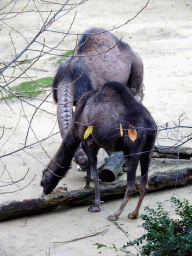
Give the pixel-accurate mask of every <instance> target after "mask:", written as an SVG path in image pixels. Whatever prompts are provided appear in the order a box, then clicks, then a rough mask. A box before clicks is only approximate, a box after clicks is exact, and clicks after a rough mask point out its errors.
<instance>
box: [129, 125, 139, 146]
mask: <svg viewBox="0 0 192 256" xmlns="http://www.w3.org/2000/svg"><path fill="white" fill-rule="evenodd" d="M128 136H129V138H130V140H132V141H133V142H134V141H135V140H136V139H137V131H136V129H134V127H133V126H132V125H129V130H128Z"/></svg>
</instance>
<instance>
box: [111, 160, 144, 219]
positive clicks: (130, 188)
mask: <svg viewBox="0 0 192 256" xmlns="http://www.w3.org/2000/svg"><path fill="white" fill-rule="evenodd" d="M125 160H126V162H127V163H128V164H127V165H128V170H127V188H126V192H125V196H124V198H123V201H122V203H121V205H120V207H119V209H118V210H117V211H116V212H115V213H114V214H113V215H110V216H108V220H110V221H115V220H117V219H118V217H119V215H120V214H121V213H122V211H123V209H124V208H125V206H126V204H127V202H128V201H129V199H130V198H131V197H132V194H133V193H134V192H135V175H136V170H137V165H138V161H139V156H138V155H137V156H134V157H127V158H125Z"/></svg>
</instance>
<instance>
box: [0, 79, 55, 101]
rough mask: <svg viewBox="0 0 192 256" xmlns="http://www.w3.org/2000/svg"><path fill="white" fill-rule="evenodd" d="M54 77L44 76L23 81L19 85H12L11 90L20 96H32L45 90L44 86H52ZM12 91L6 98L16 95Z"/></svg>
mask: <svg viewBox="0 0 192 256" xmlns="http://www.w3.org/2000/svg"><path fill="white" fill-rule="evenodd" d="M52 82H53V78H52V77H44V78H41V79H38V80H34V81H28V82H23V83H21V84H19V85H17V86H13V87H11V91H12V92H13V93H14V94H15V95H16V96H19V97H24V96H28V97H32V96H35V95H37V94H39V93H42V92H43V90H42V89H43V88H47V87H51V85H52ZM14 94H12V93H10V94H8V95H7V96H6V97H4V98H13V97H15V95H14Z"/></svg>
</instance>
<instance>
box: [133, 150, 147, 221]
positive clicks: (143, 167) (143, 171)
mask: <svg viewBox="0 0 192 256" xmlns="http://www.w3.org/2000/svg"><path fill="white" fill-rule="evenodd" d="M150 161H151V156H150V153H144V154H142V155H141V157H140V165H141V185H140V197H139V201H138V203H137V206H136V208H135V210H134V211H133V212H131V213H129V215H128V217H129V218H130V219H136V218H137V217H138V214H139V209H140V207H141V204H142V201H143V199H144V197H145V195H146V193H147V191H148V189H149V186H148V171H149V165H150Z"/></svg>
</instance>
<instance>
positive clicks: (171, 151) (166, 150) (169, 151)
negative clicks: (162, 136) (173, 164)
mask: <svg viewBox="0 0 192 256" xmlns="http://www.w3.org/2000/svg"><path fill="white" fill-rule="evenodd" d="M152 156H153V157H157V158H174V159H188V160H189V159H190V158H192V148H188V147H166V146H158V147H157V146H156V147H155V149H154V152H153V155H152Z"/></svg>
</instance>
